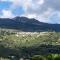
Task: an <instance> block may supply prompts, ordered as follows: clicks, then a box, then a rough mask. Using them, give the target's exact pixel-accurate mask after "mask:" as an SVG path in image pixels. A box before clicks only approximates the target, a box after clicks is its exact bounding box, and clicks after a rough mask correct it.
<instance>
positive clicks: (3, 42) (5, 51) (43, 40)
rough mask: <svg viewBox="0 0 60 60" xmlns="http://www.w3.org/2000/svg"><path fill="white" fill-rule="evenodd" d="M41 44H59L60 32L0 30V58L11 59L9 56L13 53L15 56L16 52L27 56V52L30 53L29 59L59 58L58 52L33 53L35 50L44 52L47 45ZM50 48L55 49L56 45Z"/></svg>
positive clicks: (2, 59)
mask: <svg viewBox="0 0 60 60" xmlns="http://www.w3.org/2000/svg"><path fill="white" fill-rule="evenodd" d="M41 45H48V46H49V45H53V46H57V45H60V32H17V31H9V30H6V31H5V30H0V57H1V58H0V60H9V59H10V60H12V59H11V57H12V56H14V55H16V56H17V54H18V55H19V56H21V55H25V56H28V55H27V54H31V55H32V56H33V57H30V58H31V60H56V59H60V58H59V57H60V55H59V54H48V55H39V54H38V55H34V54H36V52H37V53H46V52H44V51H45V50H46V49H47V46H41ZM52 48H53V49H57V47H55V48H54V47H52ZM58 48H60V47H58ZM47 50H48V49H47ZM33 51H34V53H33ZM41 51H42V52H41ZM11 54H14V55H11ZM8 55H9V56H11V57H9V56H8ZM5 57H7V59H6V58H5ZM16 60H18V59H16Z"/></svg>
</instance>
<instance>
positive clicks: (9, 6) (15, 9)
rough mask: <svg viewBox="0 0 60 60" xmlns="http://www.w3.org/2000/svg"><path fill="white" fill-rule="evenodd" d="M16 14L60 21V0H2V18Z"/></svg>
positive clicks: (0, 15) (46, 20) (42, 20)
mask: <svg viewBox="0 0 60 60" xmlns="http://www.w3.org/2000/svg"><path fill="white" fill-rule="evenodd" d="M15 16H25V17H28V18H35V19H37V20H39V21H41V22H48V23H60V0H0V18H13V17H15Z"/></svg>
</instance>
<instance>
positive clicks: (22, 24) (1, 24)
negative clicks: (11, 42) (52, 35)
mask: <svg viewBox="0 0 60 60" xmlns="http://www.w3.org/2000/svg"><path fill="white" fill-rule="evenodd" d="M0 28H8V29H17V30H20V31H24V32H41V31H56V32H59V31H60V24H48V23H43V22H40V21H38V20H36V19H29V18H26V17H15V18H12V19H9V18H0Z"/></svg>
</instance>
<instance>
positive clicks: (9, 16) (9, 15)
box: [0, 10, 14, 18]
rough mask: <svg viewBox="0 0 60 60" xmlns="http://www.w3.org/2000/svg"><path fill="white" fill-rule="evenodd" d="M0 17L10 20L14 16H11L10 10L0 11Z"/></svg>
mask: <svg viewBox="0 0 60 60" xmlns="http://www.w3.org/2000/svg"><path fill="white" fill-rule="evenodd" d="M0 17H1V18H12V17H14V15H13V14H12V12H11V11H10V10H2V16H0Z"/></svg>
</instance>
